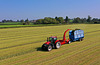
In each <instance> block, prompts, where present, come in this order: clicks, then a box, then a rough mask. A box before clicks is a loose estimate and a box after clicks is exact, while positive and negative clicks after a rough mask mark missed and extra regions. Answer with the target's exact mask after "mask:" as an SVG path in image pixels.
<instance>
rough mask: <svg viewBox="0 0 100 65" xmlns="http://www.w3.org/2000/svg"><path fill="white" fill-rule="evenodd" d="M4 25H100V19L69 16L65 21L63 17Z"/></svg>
mask: <svg viewBox="0 0 100 65" xmlns="http://www.w3.org/2000/svg"><path fill="white" fill-rule="evenodd" d="M2 22H3V23H5V22H21V23H22V24H23V25H29V24H30V23H33V24H73V23H91V24H100V19H98V18H92V17H91V16H88V18H80V17H77V18H74V19H70V18H69V17H68V16H66V18H65V19H64V18H63V17H55V18H51V17H45V18H44V19H38V20H31V21H29V20H28V19H26V20H17V21H13V20H2Z"/></svg>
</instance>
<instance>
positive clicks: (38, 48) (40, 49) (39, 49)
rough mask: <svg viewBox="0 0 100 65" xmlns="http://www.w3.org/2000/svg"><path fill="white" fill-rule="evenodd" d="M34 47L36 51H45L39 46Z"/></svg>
mask: <svg viewBox="0 0 100 65" xmlns="http://www.w3.org/2000/svg"><path fill="white" fill-rule="evenodd" d="M36 49H37V51H43V52H46V50H42V48H41V47H37V48H36Z"/></svg>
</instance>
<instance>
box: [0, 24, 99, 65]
mask: <svg viewBox="0 0 100 65" xmlns="http://www.w3.org/2000/svg"><path fill="white" fill-rule="evenodd" d="M76 28H78V29H82V30H84V32H85V38H84V40H83V41H81V42H73V43H71V44H65V45H62V46H61V48H60V49H53V50H52V51H50V52H47V51H42V50H41V46H42V44H43V43H44V42H46V38H47V37H49V36H51V35H52V36H57V37H58V39H62V38H63V33H64V31H65V30H66V29H76ZM66 36H68V33H67V35H66ZM0 65H100V24H73V25H60V26H44V27H25V28H24V27H23V28H7V29H0Z"/></svg>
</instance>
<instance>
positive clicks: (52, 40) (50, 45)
mask: <svg viewBox="0 0 100 65" xmlns="http://www.w3.org/2000/svg"><path fill="white" fill-rule="evenodd" d="M69 30H70V29H67V30H66V31H65V32H64V36H63V40H57V36H51V37H49V38H47V42H45V43H44V44H43V45H42V49H43V50H47V51H51V50H52V49H54V48H56V49H59V48H60V47H61V45H63V44H67V43H69V44H70V43H71V41H70V40H69V39H66V38H65V37H66V32H67V31H69Z"/></svg>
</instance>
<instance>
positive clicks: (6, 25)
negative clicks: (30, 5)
mask: <svg viewBox="0 0 100 65" xmlns="http://www.w3.org/2000/svg"><path fill="white" fill-rule="evenodd" d="M57 25H61V24H33V23H30V25H22V23H21V22H6V23H0V28H20V27H42V26H57ZM62 25H63V24H62Z"/></svg>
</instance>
